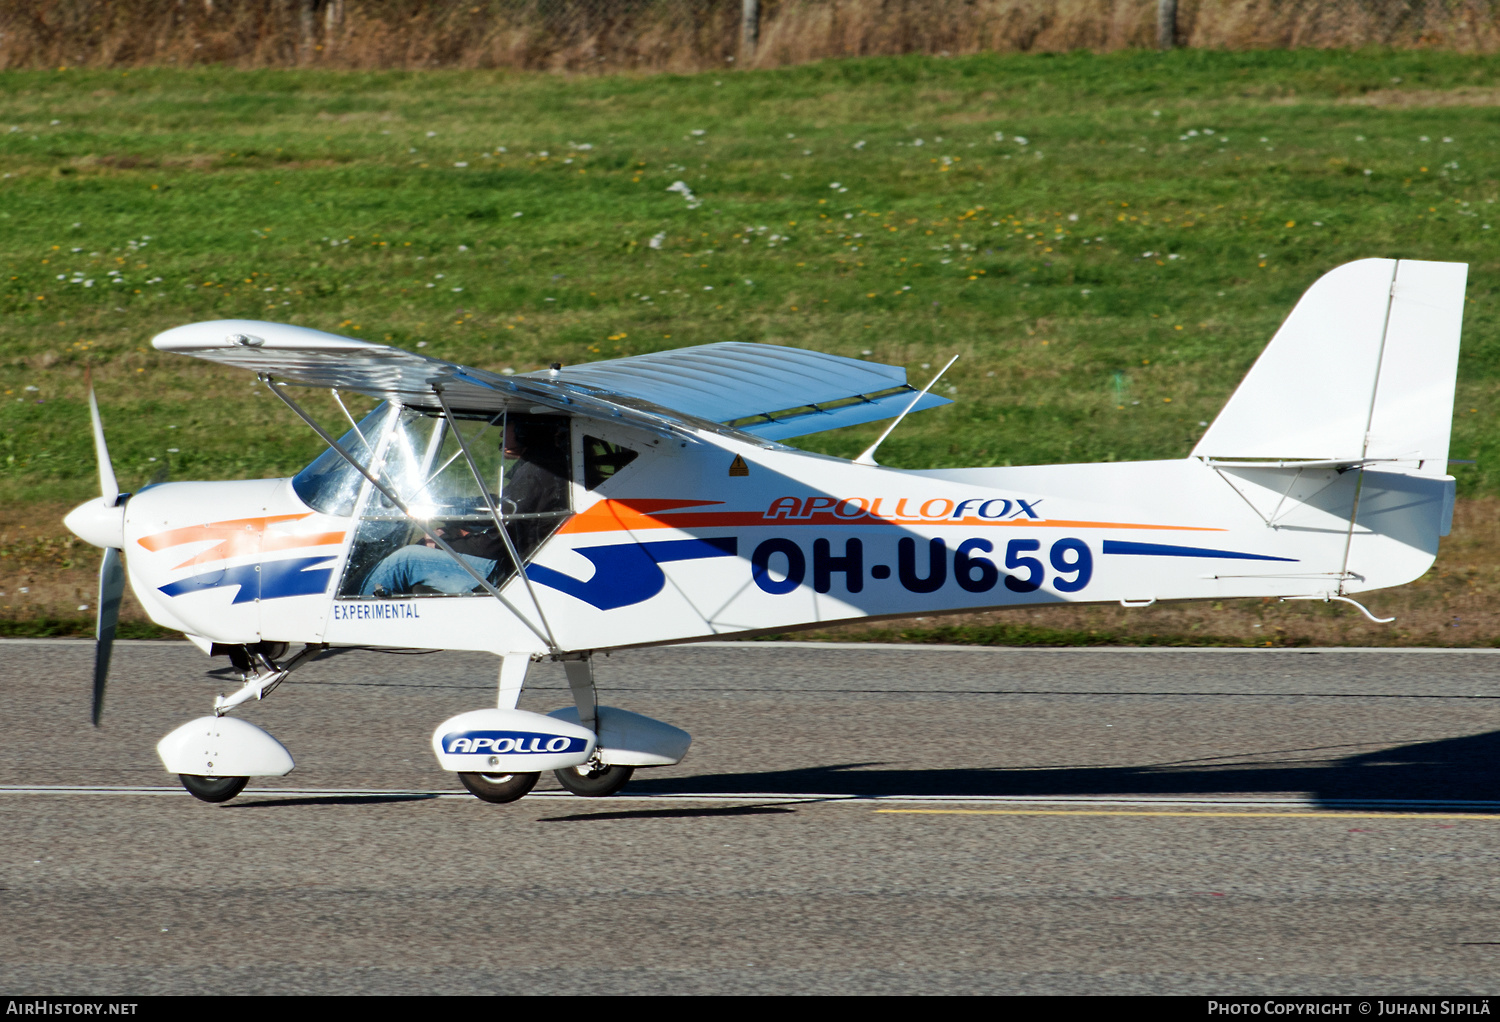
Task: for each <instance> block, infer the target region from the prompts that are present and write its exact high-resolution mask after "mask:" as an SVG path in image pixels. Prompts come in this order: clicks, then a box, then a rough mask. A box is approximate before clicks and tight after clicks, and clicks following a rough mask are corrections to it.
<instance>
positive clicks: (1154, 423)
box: [0, 52, 1500, 502]
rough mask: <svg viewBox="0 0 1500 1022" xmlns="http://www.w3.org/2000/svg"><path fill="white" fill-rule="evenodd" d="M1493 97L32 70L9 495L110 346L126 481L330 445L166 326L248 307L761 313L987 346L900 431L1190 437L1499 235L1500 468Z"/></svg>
mask: <svg viewBox="0 0 1500 1022" xmlns="http://www.w3.org/2000/svg"><path fill="white" fill-rule="evenodd" d="M1497 88H1500V64H1497V62H1495V61H1494V60H1493V59H1489V58H1483V57H1466V56H1459V55H1453V54H1440V53H1421V52H1417V53H1412V52H1406V53H1379V52H1369V53H1337V52H1274V53H1206V52H1175V53H1170V54H1165V55H1158V54H1150V53H1123V54H1110V55H1103V56H1092V55H1087V54H1076V55H1068V56H1006V57H974V58H964V59H937V58H922V57H909V58H892V59H869V60H852V61H842V62H830V63H826V64H818V65H811V66H807V67H800V68H793V69H789V70H781V71H768V72H753V73H725V74H719V75H714V74H704V75H695V76H687V77H682V76H668V75H661V76H653V77H646V76H615V77H598V78H565V77H560V76H547V75H519V74H507V73H477V72H438V71H435V72H421V73H409V72H401V73H394V72H393V73H380V74H370V73H330V72H312V71H309V72H297V71H254V72H236V71H227V70H221V69H199V70H184V71H175V70H150V71H132V72H128V73H122V72H118V71H115V72H107V71H66V72H8V73H4V74H0V110H3V111H4V112H3V114H0V118H3V119H0V173H3V174H4V175H5V176H4V177H0V391H3V394H0V499H5V500H9V501H12V502H17V501H63V500H77V499H82V498H83V497H85V496H87V495H89V494H90V493H92V492H94V491H95V487H96V482H95V479H94V475H93V455H92V450H91V446H90V441H89V436H88V429H87V415H86V412H85V410H84V405H83V403H82V398H83V386H82V379H83V373H84V370H85V368H87V367H92V371H93V375H94V379H95V382H96V385H97V387H98V390H99V394H100V400H101V403H102V405H103V407H104V414H105V418H106V425H107V428H108V431H109V437H110V442H111V445H112V450H113V453H114V457H115V461H116V465H117V468H118V469H119V471H120V473H121V476H122V483H124V484H125V485H126V486H134V485H138V484H139V483H140V482H142V481H143V480H145V479H146V478H149V477H150V476H151V475H152V474H153V473H155V472H156V471H158V470H159V469H160V468H162V467H164V466H169V467H170V470H171V473H172V477H173V478H178V479H187V478H225V477H245V476H262V475H279V474H287V473H290V472H293V471H295V470H296V469H297V468H299V467H300V466H301V465H302V464H304V463H305V462H306V461H308V460H310V459H311V458H312V457H313V456H314V455H315V454H316V453H317V451H318V449H319V446H320V445H319V442H318V441H317V439H316V438H315V437H314V436H313V435H312V434H311V433H310V432H309V431H307V430H306V429H305V428H304V427H302V426H301V425H300V424H299V423H297V422H296V421H295V420H294V419H293V418H292V416H291V415H290V414H289V413H288V412H287V411H286V410H285V409H283V408H282V407H280V405H279V404H277V403H275V402H274V401H273V400H272V399H270V398H269V397H268V396H266V395H265V394H264V393H263V389H262V388H259V387H256V386H254V385H253V384H252V381H251V379H250V378H249V377H248V376H247V375H245V374H236V373H233V372H231V371H229V370H226V369H220V368H216V367H212V366H208V365H205V364H201V363H198V362H196V361H195V360H190V359H186V358H182V357H179V356H162V355H158V354H156V353H155V352H153V351H152V350H151V349H150V347H149V339H150V337H151V335H153V334H154V333H156V332H158V331H160V330H163V329H166V328H168V327H171V326H174V325H178V324H181V323H187V322H192V321H196V320H205V319H214V318H224V317H250V318H260V319H273V320H282V321H287V322H294V323H302V324H306V325H309V326H315V327H319V328H322V329H328V330H333V331H337V332H343V333H348V334H350V335H352V336H356V337H362V338H366V339H369V340H374V341H388V342H389V343H392V344H396V345H400V346H403V347H411V348H416V347H417V346H418V345H422V349H421V350H423V351H424V352H425V353H428V354H433V355H437V356H440V357H443V358H449V359H453V360H456V361H459V362H464V363H468V364H472V365H477V366H481V367H485V368H489V369H497V370H498V369H505V368H511V369H514V370H516V371H527V370H530V369H534V368H538V367H540V366H542V365H544V364H545V363H547V362H549V361H552V360H561V361H564V362H568V363H573V362H579V361H585V360H589V359H593V358H603V357H611V356H616V355H625V354H632V353H636V352H642V351H651V350H657V349H662V348H670V347H678V346H682V345H688V344H700V343H706V342H711V341H722V340H747V341H769V342H774V343H782V344H792V345H800V346H806V347H811V348H817V349H820V350H825V351H832V352H837V353H840V354H846V355H854V356H860V355H864V354H865V353H868V357H871V358H874V359H878V360H883V361H891V362H896V363H900V364H904V365H906V366H908V367H909V369H910V370H911V373H912V376H913V378H914V379H917V380H918V381H919V382H925V377H926V376H927V374H928V373H929V372H930V369H928V368H927V366H935V365H938V364H941V362H942V361H944V360H945V358H946V356H947V355H949V354H951V353H962V355H963V356H964V357H963V358H962V359H961V360H960V362H959V363H958V365H957V366H956V367H955V368H954V370H953V371H952V372H951V374H950V376H949V378H948V379H947V380H946V381H945V382H944V384H943V385H942V386H941V387H940V388H939V389H940V392H944V393H947V394H948V395H949V396H952V397H955V398H956V399H957V403H956V404H954V405H952V406H950V407H948V408H945V409H942V410H938V411H934V412H928V413H924V414H923V415H921V416H917V417H914V418H913V420H911V421H910V422H909V423H907V424H906V425H904V426H903V427H902V428H901V430H899V431H898V432H897V434H896V435H895V436H894V437H893V438H892V439H891V440H890V441H888V442H887V444H886V445H885V447H884V448H883V449H882V460H883V461H885V462H887V463H889V464H892V465H896V466H900V467H928V466H937V465H964V464H1006V463H1012V464H1023V463H1033V462H1058V461H1095V460H1126V459H1137V458H1152V457H1176V456H1181V455H1182V454H1184V453H1186V451H1187V450H1188V449H1189V448H1190V446H1191V444H1192V443H1193V441H1194V440H1195V438H1196V437H1197V436H1198V435H1199V434H1200V433H1201V431H1202V425H1201V423H1203V422H1206V421H1209V420H1211V419H1212V418H1213V416H1214V414H1215V413H1216V412H1217V410H1218V408H1219V407H1220V406H1221V405H1222V403H1223V401H1224V399H1225V398H1226V397H1227V395H1228V393H1229V392H1230V391H1231V390H1232V388H1233V386H1234V385H1235V383H1236V382H1237V381H1238V379H1239V378H1240V376H1241V375H1242V374H1243V372H1244V371H1245V369H1246V368H1247V367H1248V365H1249V364H1250V362H1251V361H1252V360H1253V359H1254V357H1255V356H1256V355H1257V354H1258V352H1259V351H1260V349H1261V348H1262V346H1263V345H1264V344H1265V342H1266V340H1267V339H1268V338H1269V337H1270V335H1271V334H1272V333H1273V332H1274V330H1275V328H1276V326H1277V325H1278V323H1279V322H1280V321H1281V319H1282V318H1283V317H1284V316H1285V315H1286V313H1287V312H1288V311H1289V310H1290V308H1291V306H1292V304H1293V303H1294V302H1295V300H1296V298H1297V297H1298V295H1300V293H1301V292H1302V291H1303V289H1305V288H1306V287H1307V286H1308V285H1309V284H1310V283H1311V282H1312V281H1313V280H1315V279H1316V278H1317V277H1318V276H1319V275H1321V274H1322V273H1324V272H1326V271H1327V270H1329V269H1331V268H1332V267H1334V266H1336V265H1338V264H1340V263H1342V262H1345V261H1348V260H1351V259H1355V258H1360V257H1364V256H1402V257H1412V258H1426V259H1449V260H1460V261H1466V262H1469V263H1470V264H1471V269H1470V285H1469V298H1470V302H1469V304H1468V306H1467V311H1466V322H1465V333H1464V349H1463V356H1462V361H1461V367H1460V374H1461V380H1460V389H1459V394H1460V400H1459V414H1458V415H1457V417H1456V421H1455V444H1454V447H1453V455H1452V456H1453V457H1455V458H1476V459H1478V461H1479V464H1478V465H1477V466H1459V467H1456V474H1458V476H1459V479H1460V487H1461V492H1462V493H1464V494H1466V495H1480V494H1494V493H1497V492H1500V460H1497V458H1496V457H1494V455H1496V454H1500V440H1497V437H1496V434H1495V431H1494V430H1493V429H1491V428H1490V426H1489V424H1490V422H1491V421H1492V417H1493V415H1494V413H1495V411H1496V410H1497V408H1500V401H1497V383H1500V344H1497V340H1496V331H1495V329H1494V327H1495V324H1496V320H1497V298H1496V288H1495V282H1496V270H1497V268H1500V254H1497V248H1496V242H1495V239H1496V237H1497V235H1500V208H1497V206H1496V205H1495V200H1496V199H1497V198H1500V181H1497V180H1496V178H1497V177H1500V173H1497V171H1496V169H1495V168H1496V167H1497V166H1500V149H1497V145H1500V130H1497V128H1500V107H1497V106H1495V105H1493V103H1494V99H1495V95H1496V91H1495V90H1496V89H1497ZM1455 95H1457V96H1463V95H1468V96H1471V97H1475V96H1477V97H1478V98H1477V99H1474V100H1472V101H1470V102H1468V103H1463V102H1460V103H1453V102H1451V100H1452V99H1453V97H1454V96H1455ZM1371 98H1373V99H1376V100H1381V102H1375V103H1370V102H1365V101H1366V100H1369V99H1371ZM1484 101H1487V102H1489V103H1491V104H1492V105H1489V106H1485V105H1483V102H1484ZM54 122H55V123H54ZM12 126H14V129H15V130H12ZM1209 129H1212V132H1213V134H1209ZM700 131H701V132H702V133H701V134H698V133H697V132H700ZM997 132H1000V133H1003V135H1004V139H1003V140H1000V141H997V138H996V133H997ZM1189 132H1197V134H1195V135H1190V134H1188V133H1189ZM1017 136H1022V137H1024V138H1025V139H1026V140H1027V141H1026V144H1024V145H1023V144H1021V143H1020V142H1019V141H1018V140H1017ZM1422 136H1426V137H1427V139H1428V141H1420V139H1421V138H1422ZM918 139H920V140H921V141H922V144H921V145H920V146H919V145H917V140H918ZM1262 139H1265V141H1262ZM1445 139H1452V141H1444V140H1445ZM584 146H588V147H589V148H584ZM500 147H503V151H502V149H501V148H500ZM543 154H545V155H543ZM459 164H466V166H459ZM1366 171H1369V173H1366ZM676 181H683V182H685V183H686V184H687V185H688V187H689V188H691V190H692V191H693V192H694V193H695V194H696V195H697V197H698V198H699V199H700V200H701V203H697V204H690V203H689V202H687V201H686V200H685V199H684V197H683V196H681V195H680V194H677V193H674V192H670V191H668V190H667V189H668V186H669V185H671V184H672V183H673V182H676ZM835 182H836V183H837V184H838V187H837V188H835V187H832V186H833V184H834V183H835ZM516 214H521V215H519V216H517V215H516ZM1486 225H1490V226H1493V227H1494V228H1495V230H1493V231H1492V230H1489V229H1487V226H1486ZM773 235H780V236H782V237H780V238H778V239H776V240H775V241H774V242H773V240H772V236H773ZM653 237H658V238H660V239H661V240H660V242H659V245H660V247H659V248H656V247H652V241H651V239H653ZM1145 253H1153V254H1150V255H1147V254H1145ZM1174 256H1175V257H1176V258H1172V257H1174ZM111 270H114V271H118V274H119V275H120V277H122V278H123V280H124V283H122V284H114V283H111V282H110V281H111V276H110V271H111ZM59 277H63V278H65V279H62V280H60V279H58V278H59ZM75 279H76V280H79V281H86V280H91V281H93V284H92V286H85V285H84V284H83V283H72V281H73V280H75ZM459 289H461V290H459ZM710 289H711V290H710ZM29 388H35V389H34V390H33V389H29ZM1471 409H1472V411H1471ZM877 429H878V427H876V426H870V427H861V428H856V429H851V430H845V431H841V432H837V433H831V434H826V435H822V436H817V437H812V438H808V440H807V446H809V447H811V448H815V449H817V450H821V451H826V452H829V453H835V454H840V455H845V456H852V455H853V454H854V453H855V452H857V451H858V450H859V449H860V448H861V447H863V446H864V445H865V444H866V443H868V441H869V440H870V439H871V438H872V437H873V435H874V433H875V432H876V430H877ZM153 459H154V460H153Z"/></svg>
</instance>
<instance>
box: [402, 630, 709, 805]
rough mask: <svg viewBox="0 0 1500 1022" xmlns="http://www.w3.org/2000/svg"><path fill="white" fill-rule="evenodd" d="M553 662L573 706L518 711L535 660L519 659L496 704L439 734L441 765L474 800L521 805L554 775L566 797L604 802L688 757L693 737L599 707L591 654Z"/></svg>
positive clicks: (503, 667) (505, 667) (447, 724)
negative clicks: (642, 770) (635, 780)
mask: <svg viewBox="0 0 1500 1022" xmlns="http://www.w3.org/2000/svg"><path fill="white" fill-rule="evenodd" d="M537 659H540V656H538V658H537ZM552 659H553V660H555V661H560V662H561V663H562V665H563V669H564V670H565V671H566V672H567V676H568V688H569V689H570V690H571V691H572V694H573V704H574V705H572V706H568V707H565V708H563V709H561V710H554V711H553V712H551V713H549V714H546V715H543V714H540V713H532V712H531V711H529V710H521V709H517V708H516V703H517V702H518V701H519V700H520V695H521V688H522V686H523V685H524V684H525V681H526V672H527V668H528V667H529V665H530V663H531V655H530V654H526V653H512V654H507V655H505V656H504V657H502V659H501V662H500V691H499V696H498V698H497V700H496V703H497V705H496V706H495V707H494V708H493V709H486V710H470V711H469V712H467V713H460V714H458V715H457V716H455V717H450V718H449V719H448V720H445V721H444V722H443V723H441V724H439V725H438V727H437V730H436V731H434V732H433V735H432V751H433V752H434V753H435V754H436V756H437V759H438V764H439V765H440V766H442V768H443V769H444V770H451V771H453V772H454V773H456V774H458V779H459V782H460V783H462V784H463V786H464V787H465V788H467V789H468V790H469V791H470V792H472V793H473V794H474V795H475V796H477V797H478V798H481V799H483V800H484V801H486V802H514V801H515V800H516V799H519V798H521V797H523V796H525V795H526V794H527V793H529V792H530V791H531V789H532V787H533V786H534V785H535V784H536V782H537V779H538V777H539V776H540V775H541V774H542V773H543V772H544V771H547V770H551V771H552V772H553V775H554V776H555V777H556V778H557V782H558V783H559V784H560V785H562V787H563V789H564V790H565V791H567V792H569V793H571V794H574V795H581V796H583V797H585V798H603V797H605V796H608V795H613V794H615V793H617V792H618V791H620V789H622V788H624V787H625V785H626V784H627V783H629V781H630V779H631V777H632V776H634V774H635V771H636V770H637V768H639V767H651V766H671V765H672V764H674V763H678V762H680V761H681V760H682V757H683V756H684V755H686V754H687V750H688V746H689V744H691V742H692V737H691V736H690V735H688V733H687V732H686V731H683V730H682V729H680V728H675V727H673V726H672V725H670V724H664V723H662V722H661V721H659V720H652V719H651V718H649V717H643V716H641V715H640V714H638V713H630V712H629V711H627V710H619V709H615V708H614V707H612V706H600V705H599V704H598V700H597V697H596V693H595V688H594V664H593V658H592V656H591V654H590V653H588V652H578V653H558V654H553V655H552Z"/></svg>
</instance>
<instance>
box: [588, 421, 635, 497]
mask: <svg viewBox="0 0 1500 1022" xmlns="http://www.w3.org/2000/svg"><path fill="white" fill-rule="evenodd" d="M638 456H639V452H638V451H632V450H631V449H630V448H629V447H621V446H620V445H619V444H612V443H610V442H609V441H608V440H600V439H599V438H598V437H596V436H588V435H587V434H585V435H584V438H583V485H584V487H585V488H587V489H590V490H597V489H598V488H599V487H600V486H602V485H604V483H605V482H606V481H607V480H609V479H612V478H614V476H615V473H617V472H619V471H620V470H621V469H622V468H624V467H625V466H626V465H629V464H630V463H631V462H632V461H634V460H635V459H636V458H637V457H638Z"/></svg>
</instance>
